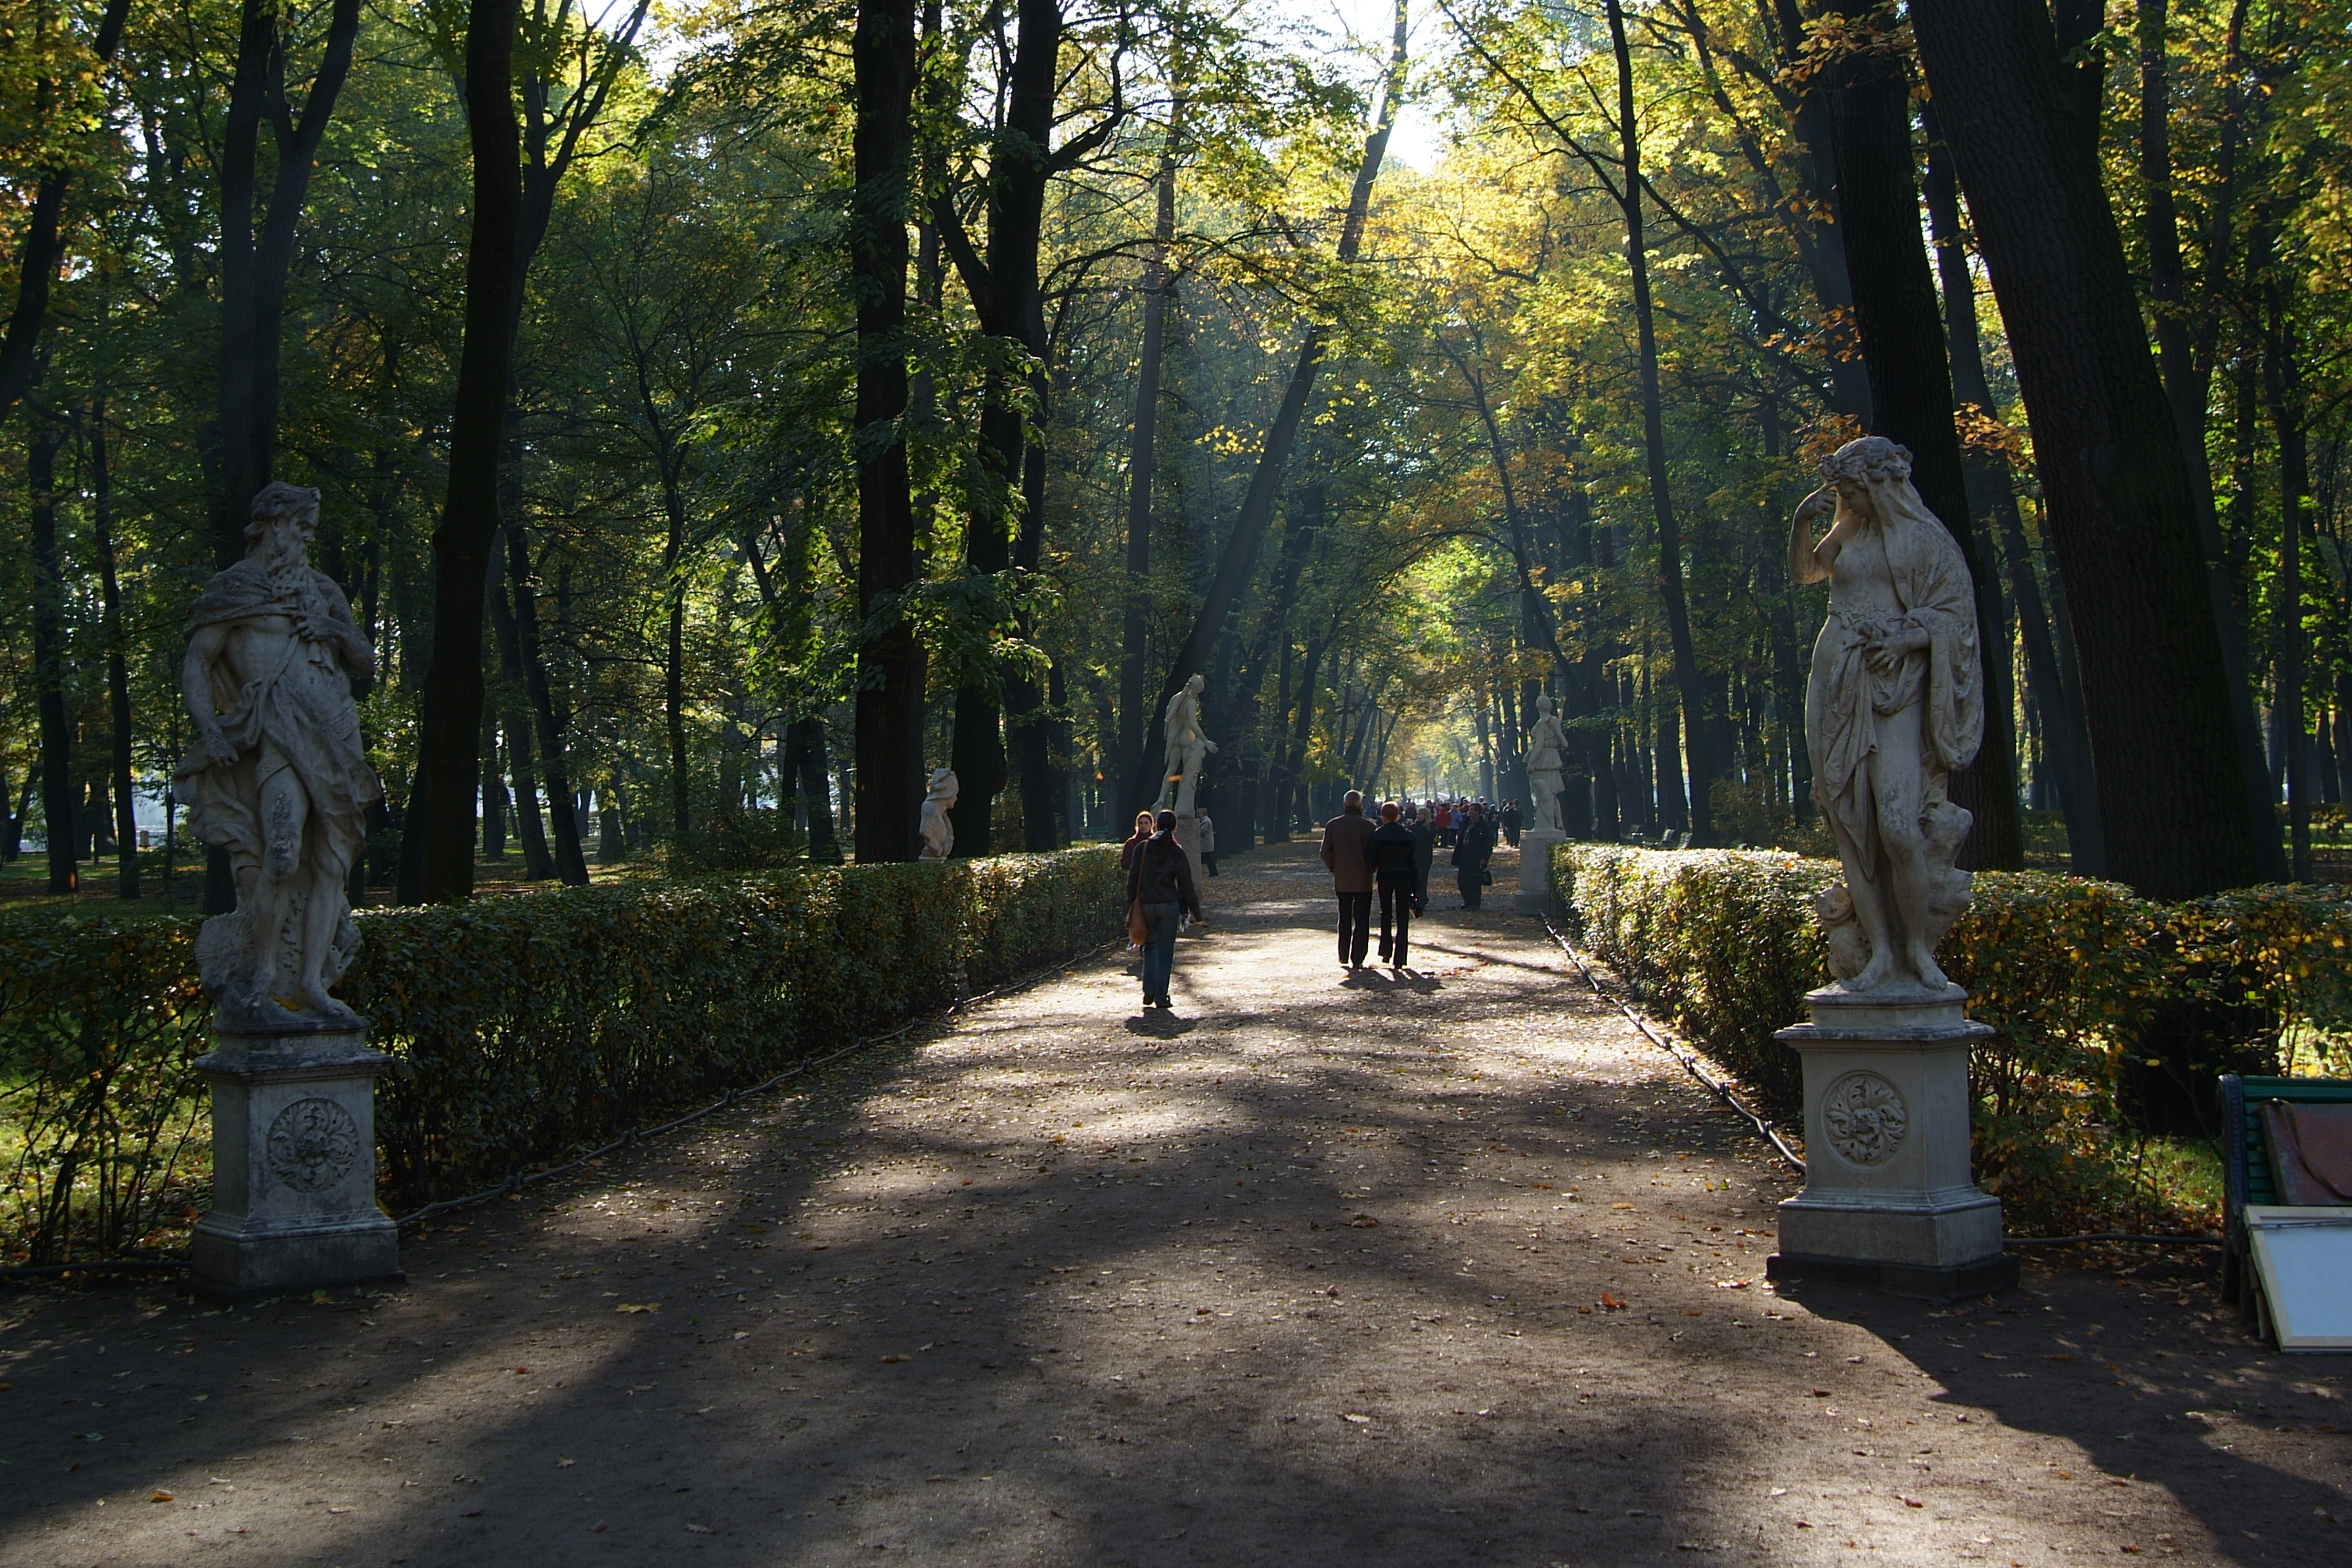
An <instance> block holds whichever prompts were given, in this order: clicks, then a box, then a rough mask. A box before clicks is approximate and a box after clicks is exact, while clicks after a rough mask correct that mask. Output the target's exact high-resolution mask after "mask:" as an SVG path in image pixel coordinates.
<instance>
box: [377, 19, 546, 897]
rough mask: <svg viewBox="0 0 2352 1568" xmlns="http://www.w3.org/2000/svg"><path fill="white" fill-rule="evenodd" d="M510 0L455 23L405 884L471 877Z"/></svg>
mask: <svg viewBox="0 0 2352 1568" xmlns="http://www.w3.org/2000/svg"><path fill="white" fill-rule="evenodd" d="M515 10H516V0H473V4H472V6H471V8H470V10H469V12H468V15H467V24H466V123H467V137H468V141H469V142H470V143H471V146H472V150H473V162H474V182H473V189H474V202H473V223H472V231H471V235H470V237H469V239H468V241H467V252H466V336H465V347H464V350H463V352H462V353H461V355H460V358H459V361H458V367H457V406H456V408H455V410H454V412H453V415H452V418H451V423H450V440H449V489H448V495H447V499H446V501H445V502H444V504H443V507H442V512H441V522H440V525H439V526H438V527H437V528H436V529H435V530H434V532H433V609H434V614H433V661H432V664H431V666H430V667H429V668H427V669H426V671H425V701H424V715H423V724H422V726H421V730H422V733H421V735H420V738H419V742H418V745H417V764H416V771H417V776H416V786H415V789H414V790H413V791H412V792H411V794H410V797H409V801H408V805H407V807H406V809H405V811H404V813H403V815H402V822H401V828H402V832H403V834H404V835H406V834H414V835H415V836H416V837H417V839H418V856H419V859H418V866H417V870H418V886H417V890H418V895H419V896H420V897H421V898H423V899H424V900H427V901H430V902H442V901H446V900H465V899H467V898H469V897H471V896H472V894H473V890H474V855H473V849H474V811H473V794H474V778H475V775H476V773H478V771H479V767H480V759H479V757H478V755H477V753H476V750H475V748H476V747H477V746H478V745H479V744H480V737H481V717H482V694H483V687H482V589H483V584H484V582H485V580H486V578H487V576H488V571H489V565H490V554H491V545H492V542H493V541H494V540H495V539H496V537H497V535H498V529H499V455H500V452H501V449H502V448H503V447H504V446H505V434H506V433H505V425H506V397H507V381H508V374H509V369H510V368H511V366H512V363H513V355H514V321H513V313H514V259H515V246H516V237H517V232H518V225H519V223H520V216H521V208H522V177H521V172H520V163H519V162H518V159H519V157H520V142H521V139H520V135H519V133H518V132H517V130H516V126H515V110H514V95H513V92H512V89H510V87H509V83H511V82H512V81H513V79H514V38H515Z"/></svg>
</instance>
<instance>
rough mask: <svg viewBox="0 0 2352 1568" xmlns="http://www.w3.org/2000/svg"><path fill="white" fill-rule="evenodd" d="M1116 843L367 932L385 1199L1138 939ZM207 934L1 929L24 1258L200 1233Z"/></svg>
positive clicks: (523, 898) (574, 900)
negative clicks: (194, 1172) (200, 942)
mask: <svg viewBox="0 0 2352 1568" xmlns="http://www.w3.org/2000/svg"><path fill="white" fill-rule="evenodd" d="M1124 886H1125V884H1124V879H1123V878H1122V877H1121V875H1120V873H1119V869H1118V853H1117V850H1116V847H1109V846H1102V847H1088V848H1083V849H1073V850H1068V851H1065V852H1063V853H1061V854H1057V855H1016V856H1003V857H1000V858H991V859H985V860H958V861H951V862H950V863H948V864H946V865H944V866H939V865H913V866H895V865H893V866H851V867H845V868H834V869H815V870H806V871H802V872H798V873H780V874H775V875H770V876H762V877H753V878H741V879H709V880H700V881H692V882H672V883H656V884H651V885H637V886H631V887H620V888H567V889H550V890H546V891H541V892H531V893H522V894H516V895H510V896H506V897H498V898H486V899H478V900H475V901H474V902H472V903H470V904H465V905H446V906H431V907H426V908H419V909H402V910H375V911H368V912H365V913H362V915H361V917H360V930H361V932H362V938H363V941H362V944H361V947H360V952H359V956H358V958H357V960H356V961H355V962H354V963H353V964H352V970H351V972H350V973H348V974H346V975H345V976H344V977H343V982H342V984H341V987H340V988H339V989H340V992H341V995H342V996H343V998H344V999H345V1000H346V1001H348V1002H350V1003H351V1005H353V1006H354V1007H356V1008H358V1009H359V1010H360V1012H361V1013H362V1014H363V1015H365V1016H367V1017H368V1018H369V1020H370V1031H369V1039H370V1041H371V1043H373V1044H374V1045H375V1046H376V1047H379V1048H380V1049H383V1050H384V1051H387V1052H389V1053H391V1054H392V1055H393V1056H394V1057H396V1058H399V1061H400V1067H399V1068H398V1070H396V1071H395V1072H394V1073H392V1074H390V1075H388V1076H387V1077H386V1078H385V1079H383V1083H382V1085H381V1088H380V1089H379V1092H378V1096H377V1102H376V1136H377V1142H378V1146H379V1150H380V1152H381V1154H382V1157H383V1175H384V1183H385V1196H386V1199H387V1201H389V1202H391V1203H393V1204H394V1205H400V1206H405V1205H409V1204H412V1203H415V1202H420V1201H425V1200H429V1199H432V1198H436V1197H440V1196H445V1195H447V1194H452V1193H457V1192H464V1191H467V1190H469V1189H471V1188H473V1187H476V1186H478V1185H480V1184H483V1183H485V1182H487V1181H492V1180H495V1179H497V1178H498V1177H499V1176H501V1175H503V1174H505V1173H507V1172H509V1171H510V1170H513V1169H515V1168H517V1167H518V1166H522V1165H526V1164H529V1163H534V1162H540V1163H544V1162H548V1161H551V1160H552V1159H553V1158H554V1157H555V1156H557V1155H559V1154H561V1153H562V1152H564V1151H566V1150H570V1149H573V1148H576V1147H579V1146H580V1145H582V1144H583V1143H588V1142H594V1141H597V1140H600V1139H603V1138H607V1137H610V1136H612V1135H613V1134H614V1133H616V1132H618V1131H623V1130H625V1129H626V1128H628V1127H630V1126H633V1125H638V1124H641V1123H643V1122H645V1121H650V1120H654V1119H656V1116H657V1115H658V1113H660V1112H663V1111H665V1110H674V1109H677V1108H679V1107H683V1106H686V1105H688V1104H691V1103H694V1102H697V1101H699V1100H706V1099H708V1098H709V1097H710V1096H711V1095H713V1094H715V1093H718V1092H720V1091H723V1090H724V1089H729V1088H731V1087H738V1086H741V1085H744V1084H748V1083H751V1082H753V1081H755V1080H757V1079H760V1078H762V1077H764V1076H766V1075H768V1074H770V1073H772V1072H774V1071H776V1070H778V1069H779V1068H783V1067H787V1066H790V1065H791V1064H792V1063H793V1062H795V1061H799V1060H803V1059H805V1058H809V1057H811V1056H814V1055H817V1054H820V1053H822V1052H823V1051H824V1050H826V1049H828V1048H830V1047H835V1046H838V1045H840V1044H843V1043H845V1042H847V1041H848V1040H850V1039H853V1038H855V1037H857V1036H859V1035H864V1034H871V1033H875V1032H877V1031H878V1030H882V1029H887V1028H888V1027H890V1026H893V1025H895V1024H898V1023H900V1022H903V1021H905V1020H907V1019H909V1018H913V1017H916V1016H920V1015H922V1014H924V1013H927V1012H931V1011H934V1010H936V1009H937V1008H939V1007H940V1005H944V1004H945V1003H946V1002H948V1001H950V1000H952V999H953V998H955V997H956V996H958V995H961V994H970V993H971V992H974V991H981V990H985V989H987V988H989V987H991V986H993V985H996V984H1001V983H1003V982H1004V981H1006V980H1009V979H1011V978H1013V977H1014V976H1015V975H1018V974H1020V973H1024V971H1027V970H1030V969H1034V968H1035V967H1037V966H1039V965H1041V964H1045V963H1052V962H1054V961H1055V960H1057V959H1062V958H1067V957H1070V956H1072V955H1074V954H1076V953H1077V952H1083V951H1085V950H1086V949H1087V948H1088V947H1091V946H1093V945H1095V944H1096V943H1098V942H1104V941H1108V940H1109V939H1110V938H1112V937H1114V936H1116V935H1117V934H1118V932H1119V930H1120V920H1121V914H1122V908H1123V893H1124ZM198 924H199V922H198V921H195V920H193V919H183V918H178V917H172V916H163V917H157V918H152V919H144V920H135V921H106V920H77V919H72V918H60V917H58V916H57V915H54V914H27V915H16V916H10V917H0V1254H5V1255H6V1256H8V1257H10V1258H15V1259H26V1260H33V1261H55V1260H60V1259H63V1258H68V1257H70V1256H89V1255H96V1254H120V1253H121V1252H122V1251H124V1250H126V1249H135V1248H138V1247H142V1246H152V1245H154V1244H156V1242H157V1241H158V1240H159V1239H161V1238H162V1237H163V1236H164V1235H165V1234H166V1233H167V1232H168V1231H169V1230H170V1229H171V1228H172V1227H173V1226H176V1225H178V1224H181V1223H184V1221H185V1220H186V1219H188V1218H191V1217H193V1216H192V1215H189V1214H188V1213H187V1212H186V1211H187V1209H188V1207H189V1205H190V1203H191V1201H192V1197H193V1194H192V1190H191V1186H190V1183H191V1174H190V1169H189V1168H190V1167H191V1166H193V1165H197V1164H200V1163H201V1161H198V1160H195V1159H193V1158H191V1155H192V1154H193V1153H194V1151H196V1150H197V1149H198V1148H200V1146H201V1144H202V1142H203V1141H204V1138H205V1133H206V1131H207V1128H206V1126H205V1103H204V1095H203V1085H202V1080H201V1077H200V1075H198V1074H197V1073H196V1072H195V1071H194V1067H193V1065H192V1064H193V1063H194V1059H195V1058H196V1057H198V1056H199V1055H201V1054H203V1052H204V1051H205V1049H206V1048H207V1047H208V1046H209V1039H208V1036H207V1026H208V1023H209V1016H208V1010H207V1008H206V1007H205V1002H204V997H203V995H202V994H201V992H200V991H199V990H198V988H197V986H196V984H195V983H194V963H193V948H194V939H195V931H196V927H197V925H198Z"/></svg>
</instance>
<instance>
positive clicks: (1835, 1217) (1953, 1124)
mask: <svg viewBox="0 0 2352 1568" xmlns="http://www.w3.org/2000/svg"><path fill="white" fill-rule="evenodd" d="M1806 1001H1807V1002H1808V1003H1809V1004H1811V1009H1812V1022H1811V1023H1809V1024H1800V1025H1798V1026H1796V1027H1794V1028H1790V1029H1783V1030H1781V1031H1780V1035H1779V1036H1778V1038H1779V1039H1780V1040H1781V1041H1783V1042H1784V1043H1786V1044H1788V1045H1790V1046H1792V1047H1795V1048H1796V1049H1797V1050H1798V1051H1799V1052H1800V1053H1801V1055H1802V1056H1803V1057H1804V1059H1805V1190H1804V1191H1803V1192H1801V1193H1800V1194H1797V1195H1796V1196H1795V1197H1793V1198H1790V1199H1788V1200H1786V1201H1785V1202H1783V1203H1782V1204H1781V1205H1780V1251H1779V1252H1777V1253H1775V1254H1774V1255H1773V1256H1772V1257H1770V1258H1768V1259H1766V1260H1765V1274H1766V1277H1767V1278H1768V1279H1780V1280H1788V1279H1837V1280H1843V1281H1847V1282H1850V1283H1855V1284H1867V1285H1875V1286H1878V1287H1880V1288H1881V1289H1887V1290H1892V1291H1895V1292H1896V1293H1898V1294H1901V1295H1906V1296H1924V1297H1927V1298H1930V1299H1933V1300H1950V1299H1952V1298H1954V1297H1958V1296H1964V1295H1973V1294H1976V1293H1978V1292H1980V1291H1985V1290H1998V1289H2006V1288H2007V1287H2009V1286H2011V1285H2014V1284H2015V1283H2017V1272H2018V1260H2017V1259H2016V1258H2014V1257H2011V1256H2008V1255H2005V1254H2004V1253H2003V1252H2002V1251H2001V1229H2000V1200H1999V1199H1998V1198H1995V1197H1993V1196H1991V1195H1990V1194H1987V1193H1985V1192H1982V1191H1979V1189H1978V1187H1977V1185H1976V1184H1975V1182H1974V1181H1973V1180H1971V1179H1970V1176H1969V1049H1970V1048H1971V1047H1973V1046H1974V1045H1975V1044H1976V1042H1977V1041H1979V1040H1980V1039H1983V1038H1984V1037H1986V1036H1988V1035H1990V1034H1991V1033H1992V1030H1991V1029H1990V1027H1988V1026H1985V1025H1983V1024H1978V1023H1972V1022H1970V1021H1969V1018H1968V1017H1967V1016H1965V1014H1964V1013H1963V1011H1962V1008H1963V1007H1964V1005H1966V1003H1967V1001H1968V993H1967V992H1965V991H1963V990H1961V989H1960V988H1959V987H1958V986H1957V985H1951V986H1947V987H1946V988H1945V989H1944V991H1943V993H1942V994H1940V995H1937V994H1929V993H1927V992H1925V991H1918V992H1914V993H1912V994H1908V995H1904V994H1895V995H1887V994H1884V993H1874V994H1870V995H1867V996H1860V997H1857V996H1853V995H1849V994H1846V993H1845V992H1843V991H1841V990H1839V989H1837V988H1836V987H1831V988H1829V989H1826V990H1822V991H1816V992H1814V993H1812V994H1811V995H1810V996H1808V997H1807V998H1806Z"/></svg>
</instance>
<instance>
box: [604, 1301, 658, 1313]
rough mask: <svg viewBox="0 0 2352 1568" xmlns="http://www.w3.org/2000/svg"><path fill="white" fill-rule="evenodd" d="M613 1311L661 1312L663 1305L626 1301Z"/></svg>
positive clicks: (651, 1302) (653, 1302)
mask: <svg viewBox="0 0 2352 1568" xmlns="http://www.w3.org/2000/svg"><path fill="white" fill-rule="evenodd" d="M613 1310H614V1311H616V1312H658V1311H660V1310H661V1303H660V1302H659V1301H624V1302H622V1303H621V1304H620V1305H619V1306H617V1307H615V1308H614V1309H613Z"/></svg>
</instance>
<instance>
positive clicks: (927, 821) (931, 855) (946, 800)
mask: <svg viewBox="0 0 2352 1568" xmlns="http://www.w3.org/2000/svg"><path fill="white" fill-rule="evenodd" d="M961 793H962V786H961V784H958V783H957V782H956V776H955V770H953V769H952V768H941V769H940V770H939V772H937V773H933V774H932V775H931V785H930V788H929V790H927V791H925V792H924V794H923V816H922V835H923V847H922V851H921V853H920V854H919V855H918V856H917V858H918V859H923V860H944V859H946V858H948V857H949V856H950V855H951V854H953V853H954V852H955V823H954V821H953V820H952V819H950V817H949V816H948V813H949V812H950V811H953V810H954V809H955V803H956V796H957V795H960V794H961Z"/></svg>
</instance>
